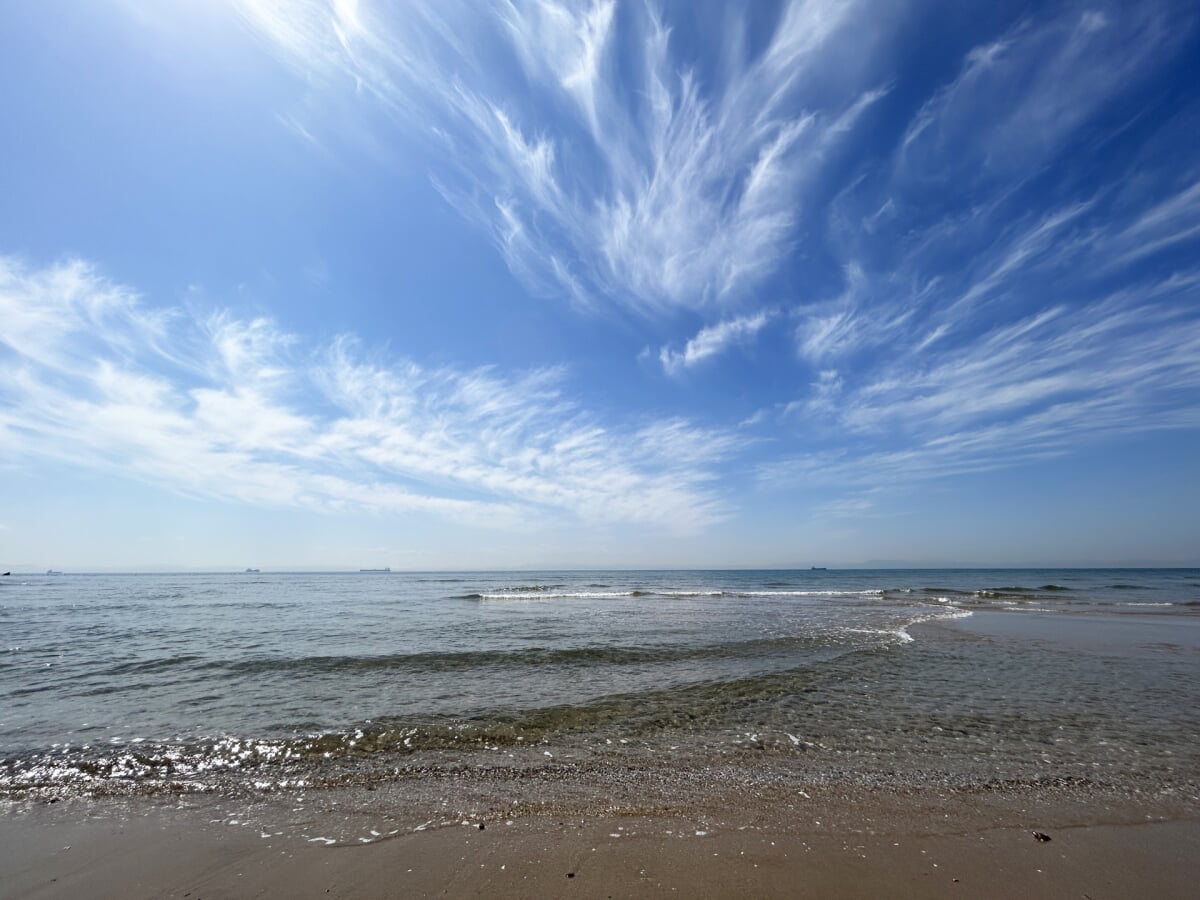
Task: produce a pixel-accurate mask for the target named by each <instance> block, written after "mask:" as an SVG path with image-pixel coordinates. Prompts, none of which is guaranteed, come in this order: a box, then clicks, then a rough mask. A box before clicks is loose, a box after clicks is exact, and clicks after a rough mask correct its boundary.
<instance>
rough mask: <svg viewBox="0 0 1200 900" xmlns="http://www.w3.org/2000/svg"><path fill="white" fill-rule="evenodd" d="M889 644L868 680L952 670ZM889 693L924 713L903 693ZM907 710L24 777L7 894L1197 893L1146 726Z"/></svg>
mask: <svg viewBox="0 0 1200 900" xmlns="http://www.w3.org/2000/svg"><path fill="white" fill-rule="evenodd" d="M1163 621H1164V620H1161V619H1155V618H1153V617H1146V618H1145V620H1144V621H1143V620H1142V619H1141V618H1135V617H1134V616H1129V617H1127V618H1125V619H1121V620H1120V621H1119V622H1117V621H1116V620H1110V619H1105V618H1095V619H1093V618H1088V617H1087V616H1080V615H1071V616H1058V615H1055V614H1052V613H1029V614H1025V613H1010V612H987V611H981V612H976V613H975V614H974V615H971V616H968V617H964V618H957V619H942V620H938V621H929V622H921V623H918V624H914V625H911V626H909V629H908V632H909V634H910V636H911V637H912V638H913V642H912V643H910V644H905V645H903V646H899V647H896V648H895V649H893V650H890V651H887V655H886V656H882V657H879V659H880V660H881V661H883V662H885V663H887V660H895V661H896V662H897V663H900V662H903V661H904V660H906V659H909V660H910V661H911V662H914V663H919V662H920V660H919V658H918V656H916V655H915V654H921V653H932V654H937V655H938V657H939V658H943V657H944V658H946V659H949V660H951V661H952V664H953V665H956V666H957V665H974V664H975V663H974V661H975V660H977V659H980V658H982V657H980V656H979V654H978V651H979V650H981V649H984V648H983V647H982V646H981V642H983V643H985V644H986V643H997V642H998V643H1005V644H1012V645H1014V646H1021V647H1025V646H1027V645H1029V646H1034V647H1040V648H1044V650H1045V652H1049V653H1057V654H1084V655H1085V656H1086V655H1088V654H1093V655H1097V654H1098V655H1099V656H1100V657H1103V656H1104V655H1105V654H1110V653H1112V652H1115V651H1114V647H1116V646H1117V645H1118V644H1120V645H1121V647H1120V652H1121V653H1122V654H1125V655H1129V654H1134V655H1135V656H1136V655H1137V654H1151V655H1153V654H1163V653H1176V654H1178V653H1194V652H1195V647H1194V642H1192V641H1191V639H1190V638H1189V637H1188V634H1190V633H1191V632H1193V631H1195V629H1194V628H1193V627H1192V624H1191V620H1190V619H1176V620H1175V622H1174V626H1175V629H1176V632H1177V637H1176V640H1177V641H1178V642H1179V643H1178V646H1175V649H1173V650H1168V649H1165V648H1164V646H1163V645H1162V642H1161V641H1159V640H1158V638H1159V637H1160V635H1159V634H1158V629H1159V627H1160V624H1161V623H1162V622H1163ZM1180 622H1182V623H1184V624H1183V625H1182V626H1181V625H1180ZM1181 627H1182V628H1183V629H1184V630H1183V631H1180V630H1179V629H1180V628H1181ZM1114 629H1115V630H1114ZM1185 638H1186V639H1185ZM1173 646H1174V645H1173ZM1039 652H1040V651H1039ZM1000 658H1008V657H1007V656H1003V657H1000ZM1022 658H1026V659H1029V660H1032V661H1034V662H1036V655H1035V656H1028V655H1027V656H1025V657H1022ZM1072 658H1073V657H1072ZM954 660H961V662H954ZM887 666H888V668H885V669H883V670H881V671H883V672H884V673H885V674H884V675H883V676H881V677H883V678H885V679H894V678H895V677H897V676H896V674H895V672H900V671H903V672H909V671H916V672H923V671H943V672H944V671H947V670H945V669H936V668H935V669H929V668H926V667H924V666H922V665H918V666H917V667H916V668H911V669H910V668H900V669H895V670H894V671H893V669H892V668H890V667H891V666H892V663H887ZM1056 671H1057V670H1056ZM863 677H864V678H865V677H866V676H865V675H864V676H863ZM877 677H878V676H877ZM1031 677H1032V676H1031ZM882 683H888V684H890V683H891V682H889V681H885V682H882ZM908 687H909V689H910V690H911V688H912V686H911V685H909V686H908ZM918 687H919V686H918ZM854 690H859V691H862V690H865V691H866V693H865V694H863V696H878V695H877V694H875V693H872V692H873V691H876V690H877V688H872V687H870V685H867V686H865V687H864V686H855V687H854ZM812 696H813V698H814V699H813V702H822V703H826V704H828V703H829V702H831V700H832V701H839V702H853V701H854V698H855V697H856V696H858V694H855V693H854V692H853V691H851V692H850V693H848V694H844V695H843V694H833V695H825V694H814V695H812ZM936 696H937V697H939V698H942V697H944V696H948V695H945V694H937V695H936ZM881 699H882V698H881ZM893 699H894V700H895V701H896V702H901V701H903V703H904V704H907V705H906V706H905V708H906V709H909V708H910V707H911V710H913V711H917V712H920V710H922V709H923V707H921V706H920V704H918V705H917V706H911V704H913V703H914V702H916V701H915V699H914V695H912V694H911V693H910V694H909V695H907V696H906V697H905V698H901V697H895V698H893ZM939 702H940V701H939ZM980 702H981V703H982V702H984V700H983V699H981V700H980ZM991 702H994V701H991ZM921 715H923V716H925V717H924V718H920V719H919V720H914V721H912V722H909V723H908V727H910V728H913V729H918V730H924V729H934V730H935V731H936V733H929V734H927V736H925V737H922V736H921V735H920V734H917V733H916V732H914V735H913V736H912V737H911V738H910V739H906V740H905V741H904V742H903V746H905V747H909V748H911V747H921V746H923V747H925V748H926V749H925V750H924V751H920V752H915V753H914V752H907V751H906V752H904V753H896V752H893V750H892V749H891V748H892V746H893V744H891V743H887V742H880V743H879V744H878V745H876V742H874V741H873V740H872V739H871V734H870V733H869V731H868V730H862V729H863V728H866V727H868V726H869V727H870V728H882V727H885V726H884V725H883V724H881V723H882V721H883V720H880V719H878V718H877V716H876V714H874V713H870V711H869V710H868V711H867V712H866V714H865V718H864V720H863V722H862V723H854V722H852V723H851V726H852V728H851V730H850V731H848V732H844V733H843V738H842V741H841V743H840V744H836V745H835V746H832V747H827V746H825V745H823V744H821V743H820V742H819V741H820V734H819V730H818V731H817V732H814V733H811V734H809V735H808V736H809V737H811V738H812V741H808V740H801V739H800V738H799V737H797V736H795V735H791V734H787V733H773V734H771V735H768V734H766V733H764V734H761V735H755V734H751V735H748V736H745V737H744V738H740V737H739V738H738V739H737V740H735V741H734V742H733V743H731V744H729V745H726V746H724V747H723V748H722V749H720V750H719V752H716V753H714V750H713V745H705V746H704V747H701V748H689V747H688V746H686V745H680V746H675V745H674V744H673V743H672V738H671V737H669V736H667V737H664V736H659V737H656V738H655V739H654V740H650V741H641V740H631V741H629V742H626V741H624V740H619V739H614V740H608V739H605V738H602V737H598V736H597V735H594V734H592V735H589V736H588V737H587V738H586V739H584V738H579V737H575V738H570V737H564V738H563V739H562V740H557V739H553V738H547V739H545V740H543V741H540V742H537V743H535V744H532V745H529V744H519V743H514V744H507V745H504V746H490V747H489V746H487V745H486V744H484V745H482V746H475V747H463V748H460V749H455V748H443V749H438V750H424V751H421V752H418V753H414V754H412V755H409V756H402V757H401V756H398V757H391V756H388V754H386V753H383V754H367V755H364V756H362V757H356V758H354V759H350V760H346V761H343V763H339V766H340V767H334V768H333V769H331V770H330V775H329V777H327V778H325V779H324V780H321V781H320V782H319V783H317V782H313V783H310V784H307V785H305V786H297V787H293V788H292V789H287V790H279V789H275V788H271V789H267V790H262V791H258V790H255V789H253V787H252V784H251V782H250V781H249V780H245V781H241V782H239V781H237V780H233V781H229V782H214V783H213V785H224V787H213V786H211V785H210V786H209V787H208V788H205V789H202V790H196V791H184V792H182V793H179V794H174V793H172V792H171V791H170V790H160V791H157V792H154V793H149V794H138V793H137V792H136V791H134V792H132V793H130V794H128V795H122V794H120V793H115V794H112V795H104V794H103V793H102V792H101V793H99V794H96V795H92V796H87V795H83V796H80V795H76V794H71V793H70V792H63V793H62V794H61V796H60V795H57V794H56V793H55V792H54V791H53V790H52V789H50V788H45V789H39V790H37V791H31V792H27V793H25V794H23V795H18V796H15V797H13V798H10V799H8V800H6V801H4V804H5V806H4V809H3V813H2V814H0V875H2V876H3V877H0V900H9V898H11V900H18V898H19V900H33V898H59V897H63V898H66V897H76V896H89V897H112V898H117V897H121V898H139V897H147V898H148V897H188V898H189V900H190V898H214V897H216V898H219V897H246V896H263V897H273V896H280V897H363V898H366V897H385V896H413V897H434V896H444V897H459V896H488V897H527V896H579V897H638V896H660V895H661V896H667V895H672V894H674V895H677V896H688V897H735V896H762V897H770V896H788V897H825V896H839V897H856V896H861V897H878V896H890V897H939V896H972V897H997V898H1009V897H1013V898H1016V897H1029V896H1047V897H1050V896H1053V897H1088V898H1092V900H1099V898H1102V897H1125V896H1137V895H1141V896H1156V897H1185V896H1191V895H1192V893H1193V892H1194V870H1195V865H1194V861H1195V859H1197V858H1200V790H1198V789H1197V784H1196V781H1195V774H1194V772H1192V771H1191V770H1190V768H1189V765H1190V764H1189V759H1190V758H1191V757H1187V758H1179V759H1178V762H1177V763H1172V762H1171V759H1172V757H1170V756H1167V757H1163V756H1162V755H1161V754H1158V755H1155V756H1154V760H1155V763H1154V766H1153V767H1150V768H1146V766H1147V764H1148V762H1149V759H1148V758H1147V757H1145V756H1144V755H1143V753H1144V748H1138V747H1131V748H1129V750H1128V752H1122V753H1121V754H1113V755H1107V756H1105V757H1104V761H1103V762H1099V761H1091V762H1089V761H1087V759H1088V758H1087V756H1086V753H1085V752H1084V751H1083V750H1081V749H1080V748H1078V747H1074V748H1073V749H1072V748H1068V749H1064V750H1061V751H1060V750H1059V749H1056V745H1055V744H1054V743H1053V737H1048V738H1047V739H1046V743H1044V744H1038V743H1036V742H1035V743H1034V744H1029V745H1025V744H1021V745H1019V746H1024V747H1027V749H1026V750H1023V751H1021V752H1020V753H1016V752H1013V751H1008V750H1006V751H1004V753H1001V754H999V755H998V754H997V753H995V752H993V753H990V754H989V753H985V752H984V748H985V747H986V742H987V741H989V740H992V739H993V736H995V735H996V732H995V731H989V730H987V728H985V727H984V726H985V725H989V723H988V722H987V721H985V720H980V722H979V723H978V725H977V726H970V727H968V725H969V717H968V718H961V717H960V718H947V716H949V715H950V714H949V713H945V714H941V713H938V714H934V715H932V716H931V717H930V716H928V715H926V714H924V713H922V714H921ZM959 715H960V716H961V715H962V714H959ZM814 716H818V718H817V719H815V720H814V722H819V715H818V713H816V712H814ZM887 721H896V720H893V719H889V720H887ZM938 722H940V723H943V724H944V725H945V726H946V730H943V728H942V726H941V725H935V724H934V723H938ZM860 725H861V726H862V728H860ZM953 726H962V727H963V733H961V734H957V733H951V728H952V727H953ZM839 727H842V726H839ZM990 727H993V728H994V727H995V723H994V722H992V723H990ZM972 728H974V729H975V731H972V730H971V729H972ZM839 733H842V732H839ZM922 733H924V732H922ZM617 734H618V733H617V732H613V735H614V738H616V737H617ZM802 734H803V733H802ZM733 737H738V736H737V735H734V736H733ZM926 740H927V741H928V742H927V743H924V744H922V743H920V742H921V741H926ZM1096 749H1098V750H1101V749H1106V748H1105V747H1104V746H1103V745H1099V744H1097V745H1096ZM1114 761H1115V762H1114ZM239 785H240V786H239ZM1037 835H1042V836H1045V837H1048V838H1049V840H1041V839H1039V837H1038V836H1037Z"/></svg>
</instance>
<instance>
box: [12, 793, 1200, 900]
mask: <svg viewBox="0 0 1200 900" xmlns="http://www.w3.org/2000/svg"><path fill="white" fill-rule="evenodd" d="M450 796H453V792H450ZM281 799H282V798H275V799H273V800H266V801H263V802H260V803H258V804H255V805H254V807H253V808H247V807H245V806H240V807H239V806H238V805H236V804H233V805H231V804H229V803H228V802H225V801H220V800H213V799H211V798H186V799H181V801H180V802H179V803H178V804H175V805H170V804H168V803H166V802H159V801H151V800H146V799H142V800H139V801H137V802H135V803H130V802H128V801H117V800H107V801H96V800H92V801H85V800H71V801H66V802H63V803H60V804H52V805H49V804H40V805H37V806H29V807H26V808H24V809H20V810H17V809H10V810H9V811H8V812H7V813H6V814H5V815H4V816H3V817H2V818H0V871H3V872H4V873H5V878H4V879H3V886H2V887H0V897H3V898H5V900H9V898H12V900H17V898H57V897H64V898H65V897H76V896H90V897H113V898H117V897H124V898H138V897H197V898H219V897H247V896H280V897H285V896H286V897H330V896H332V897H385V896H413V897H434V896H446V897H459V896H491V897H522V896H579V897H633V896H659V895H663V896H665V895H669V894H676V895H679V896H689V897H733V896H791V897H821V896H843V897H854V896H861V897H872V896H893V897H935V896H956V895H958V896H976V897H998V898H1007V897H1028V896H1047V897H1049V896H1056V897H1091V898H1093V900H1099V898H1102V897H1124V896H1135V895H1141V896H1157V897H1185V896H1190V895H1191V891H1192V890H1194V881H1193V878H1194V860H1195V859H1196V858H1197V854H1198V853H1200V817H1198V816H1197V815H1196V810H1195V806H1194V804H1190V803H1188V802H1180V801H1179V800H1178V799H1175V800H1170V801H1164V799H1163V798H1144V799H1143V800H1141V801H1135V802H1131V801H1129V800H1121V801H1114V800H1113V799H1112V798H1109V797H1104V796H1101V795H1097V794H1096V793H1094V792H1088V793H1087V794H1086V795H1085V794H1082V793H1080V792H1079V791H1077V790H1074V789H1071V788H1067V789H1057V788H1048V789H1043V790H1024V791H1019V790H1009V791H1003V790H1001V791H991V792H961V791H946V790H933V789H927V790H917V789H913V790H908V791H905V792H896V791H891V790H887V789H869V788H846V787H841V788H837V787H829V788H824V789H817V788H813V789H812V790H808V791H805V790H802V789H798V790H795V791H792V792H790V793H788V794H782V795H780V796H779V797H777V798H776V799H775V800H774V802H770V803H762V802H761V801H758V802H752V803H747V802H743V803H742V804H741V805H730V804H729V798H727V797H713V798H710V799H711V800H713V801H717V802H715V803H713V804H711V805H704V806H694V807H692V808H691V809H677V810H674V811H673V814H665V813H664V811H663V810H661V809H660V810H657V811H654V812H646V811H644V810H639V809H636V808H628V807H624V808H620V807H619V808H616V809H614V810H612V811H609V812H606V813H596V812H592V813H585V814H570V813H568V812H566V811H564V810H562V809H559V810H557V811H555V810H554V809H553V808H548V809H546V810H545V811H543V812H541V813H539V814H532V815H529V814H526V815H522V816H518V817H515V818H506V817H505V814H504V812H503V811H500V810H495V809H492V810H487V809H478V808H476V809H473V810H471V809H466V810H463V809H454V810H453V815H448V816H447V817H446V820H447V821H450V820H453V819H457V818H458V817H459V816H462V818H461V819H459V820H458V821H457V822H455V823H454V824H442V825H439V826H435V827H427V828H424V829H410V830H407V831H404V832H402V833H398V834H395V835H388V834H380V835H379V836H378V837H375V838H370V837H367V838H360V839H357V840H355V839H350V838H344V837H343V838H342V839H338V840H335V839H334V838H328V837H324V835H325V834H327V833H332V831H331V829H330V826H333V825H335V824H344V822H343V823H338V822H337V819H338V818H340V817H339V816H338V814H337V813H336V812H334V810H336V809H338V808H339V807H340V808H341V809H342V810H343V811H344V812H345V813H346V819H347V820H348V819H349V818H351V817H354V816H363V815H364V810H363V809H362V807H361V806H360V805H359V801H360V800H361V797H357V796H356V795H355V794H354V793H348V794H346V795H344V796H342V797H340V798H339V797H335V796H329V797H325V798H323V800H324V803H322V804H321V806H322V808H323V812H322V813H320V814H318V815H317V816H316V817H314V820H313V821H310V822H309V825H310V828H309V829H308V830H304V829H297V828H294V827H293V828H289V829H281V830H278V831H273V830H268V829H266V828H264V827H263V826H264V822H265V821H266V820H268V819H269V818H270V815H271V807H272V806H277V805H278V804H279V803H280V800H281ZM283 805H284V806H286V805H287V802H286V801H284V803H283ZM276 812H278V813H282V812H284V810H282V809H277V810H276ZM447 812H450V810H447ZM293 822H295V819H293ZM268 827H269V826H268ZM316 832H321V833H320V834H315V833H316ZM310 833H311V834H315V836H309V835H310ZM367 834H369V832H367ZM1037 835H1042V836H1044V837H1048V838H1049V840H1041V839H1039V838H1038V837H1037Z"/></svg>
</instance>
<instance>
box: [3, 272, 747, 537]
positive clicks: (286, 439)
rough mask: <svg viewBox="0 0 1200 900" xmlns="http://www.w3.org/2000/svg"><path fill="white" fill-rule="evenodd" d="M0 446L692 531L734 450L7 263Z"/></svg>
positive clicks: (534, 388)
mask: <svg viewBox="0 0 1200 900" xmlns="http://www.w3.org/2000/svg"><path fill="white" fill-rule="evenodd" d="M0 319H3V320H4V321H5V328H4V329H3V331H2V333H0V447H3V450H4V456H5V458H6V459H9V460H17V459H57V460H60V461H63V462H67V463H70V464H72V465H77V466H84V467H89V468H100V469H104V470H107V471H112V472H114V473H119V474H120V475H122V476H124V477H131V478H136V479H141V480H144V481H147V482H151V483H154V484H157V485H161V486H164V487H167V488H169V489H172V490H176V491H180V492H183V493H188V494H194V495H199V496H208V497H218V498H224V499H229V500H234V501H239V502H244V503H250V504H261V505H270V506H282V507H289V506H299V507H307V508H314V509H320V510H339V509H357V510H375V511H379V512H399V513H418V514H431V515H436V516H444V517H449V518H452V519H455V520H460V521H467V522H471V523H474V524H480V525H494V526H497V527H506V528H513V527H524V526H534V525H540V524H544V523H545V522H546V521H551V520H577V521H581V522H584V523H586V524H589V525H600V524H605V523H634V524H639V525H644V526H647V527H652V528H665V529H668V530H688V529H694V528H698V527H702V526H703V525H704V524H705V523H708V522H712V521H714V520H716V519H718V518H720V517H722V516H723V515H724V514H725V512H726V511H727V510H726V506H725V504H724V502H723V501H722V500H721V497H720V494H719V492H718V491H717V490H716V487H715V484H714V482H715V477H714V471H715V469H716V466H717V464H718V463H719V462H720V461H721V460H722V459H723V458H725V457H727V456H728V455H729V454H731V453H733V452H734V451H735V450H736V449H737V446H738V444H737V442H736V441H735V440H734V439H733V438H731V437H729V436H727V435H724V434H722V433H720V432H715V431H713V430H711V429H704V428H699V427H697V426H694V425H691V424H689V423H688V422H686V421H684V420H681V419H677V418H672V419H667V420H660V421H649V422H645V423H641V424H637V425H634V426H622V427H619V428H612V427H609V426H606V425H605V424H604V423H602V422H601V421H599V420H598V418H597V417H595V416H593V415H590V414H588V413H587V412H586V411H585V410H582V409H580V408H579V407H578V406H577V405H576V404H575V403H573V402H571V401H570V400H569V399H568V398H567V397H566V396H565V394H564V392H563V381H564V373H563V372H561V371H559V370H555V369H540V370H535V371H531V372H527V373H525V374H523V375H520V376H517V377H506V376H502V375H500V374H498V373H497V372H495V371H493V370H490V369H487V368H481V369H471V370H456V369H450V368H444V367H443V368H435V369H430V368H425V367H422V366H420V365H418V364H417V363H415V362H413V361H409V360H388V359H384V358H382V357H379V356H373V355H372V354H371V353H369V352H368V351H367V350H365V349H363V348H362V346H361V345H360V343H359V342H358V341H356V340H354V339H352V338H349V337H342V338H339V339H337V340H334V341H332V342H331V343H330V344H328V345H327V346H323V347H322V346H313V345H311V344H310V343H307V342H302V341H301V340H299V339H298V338H297V337H296V336H294V335H291V334H288V333H287V332H285V331H283V330H282V329H281V328H280V327H279V325H278V324H276V323H275V322H273V321H271V320H269V319H265V318H259V319H254V320H251V321H246V320H243V319H239V318H237V317H234V316H232V315H230V314H228V313H223V312H222V313H214V314H212V315H209V316H207V317H201V318H197V317H196V316H194V315H189V314H185V313H184V312H182V311H180V310H155V309H152V308H149V307H147V306H146V305H145V304H144V303H143V302H141V301H140V300H139V298H138V297H137V296H136V295H135V294H134V293H133V292H131V291H130V290H128V289H126V288H124V287H122V286H120V285H117V284H114V283H112V282H110V281H107V280H106V279H104V278H103V277H102V276H100V275H99V274H98V273H97V272H96V271H95V269H93V268H92V267H90V266H88V265H86V264H84V263H81V262H69V263H64V264H61V265H55V266H50V267H46V268H42V269H36V268H30V267H28V266H26V265H23V264H21V263H20V262H18V261H16V260H13V259H10V258H2V257H0Z"/></svg>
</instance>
